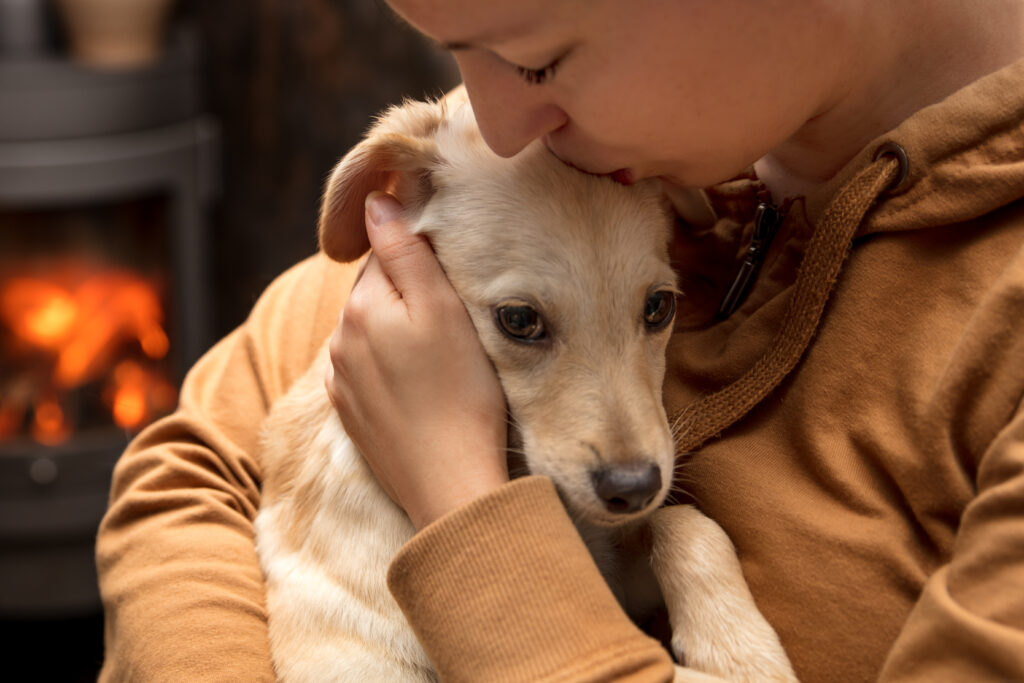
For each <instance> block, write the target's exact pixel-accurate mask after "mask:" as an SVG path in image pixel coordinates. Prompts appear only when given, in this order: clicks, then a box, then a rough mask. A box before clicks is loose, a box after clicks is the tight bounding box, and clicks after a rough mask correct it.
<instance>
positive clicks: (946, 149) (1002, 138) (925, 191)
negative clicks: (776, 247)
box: [805, 60, 1024, 235]
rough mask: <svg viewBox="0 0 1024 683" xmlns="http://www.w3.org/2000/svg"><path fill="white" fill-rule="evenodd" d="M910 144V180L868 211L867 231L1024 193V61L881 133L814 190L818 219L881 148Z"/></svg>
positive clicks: (980, 209) (939, 218)
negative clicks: (893, 144)
mask: <svg viewBox="0 0 1024 683" xmlns="http://www.w3.org/2000/svg"><path fill="white" fill-rule="evenodd" d="M886 143H896V144H898V145H899V146H900V147H902V148H903V149H904V150H906V153H907V158H908V160H909V169H908V175H907V177H906V179H905V180H904V181H903V182H902V183H901V184H900V185H899V186H898V187H897V188H895V189H894V190H893V191H891V192H889V193H888V194H887V195H886V196H884V197H882V198H881V199H880V200H879V201H878V203H876V204H875V206H874V207H873V208H872V209H871V210H870V211H869V212H868V214H867V215H866V216H865V218H864V221H863V223H862V225H861V227H860V230H859V231H858V234H859V235H866V234H871V233H876V232H893V231H902V230H918V229H921V228H931V227H939V226H944V225H951V224H955V223H962V222H965V221H970V220H972V219H974V218H978V217H979V216H984V215H986V214H988V213H991V212H992V211H995V210H997V209H999V208H1002V207H1004V206H1006V205H1008V204H1010V203H1012V202H1014V201H1016V200H1018V199H1021V198H1022V197H1024V60H1021V61H1018V62H1016V63H1015V64H1012V65H1010V66H1008V67H1005V68H1003V69H1001V70H999V71H996V72H994V73H992V74H989V75H988V76H985V77H983V78H981V79H979V80H977V81H975V82H973V83H971V84H970V85H968V86H966V87H965V88H963V89H961V90H959V91H957V92H956V93H954V94H952V95H950V96H949V97H947V98H946V99H945V100H943V101H941V102H939V103H937V104H934V105H931V106H929V107H925V108H924V109H921V110H920V111H918V112H917V113H915V114H914V115H912V116H911V117H910V118H908V119H907V120H906V121H904V122H903V123H902V124H900V125H899V126H898V127H897V128H895V129H893V130H892V131H890V132H888V133H886V134H885V135H882V136H880V137H878V138H876V139H875V140H874V141H873V142H872V143H871V144H869V145H867V146H866V147H865V148H864V149H863V150H862V151H861V152H860V153H859V154H858V155H857V156H856V157H855V158H854V159H853V160H851V161H850V163H848V164H847V165H846V166H845V167H844V168H843V169H842V170H841V171H840V172H839V173H838V174H837V175H836V176H835V177H834V178H833V179H832V180H831V181H829V182H828V183H825V184H824V185H822V186H821V187H819V188H817V189H816V190H815V191H814V192H813V193H811V194H809V195H808V196H807V198H806V201H805V206H806V212H807V217H808V219H809V220H810V222H811V223H812V224H817V222H818V220H819V219H820V217H821V215H822V214H823V212H824V210H825V207H826V206H827V204H828V202H829V201H830V200H831V198H832V197H834V196H835V195H836V194H837V193H838V192H839V191H840V189H841V188H842V187H844V186H845V185H847V184H848V183H849V181H850V180H851V179H852V178H853V177H854V176H856V175H857V173H858V172H860V171H861V170H862V169H863V168H865V167H867V166H869V165H870V164H871V163H872V160H873V158H874V156H875V154H876V153H877V150H878V149H879V148H881V147H882V146H883V145H885V144H886Z"/></svg>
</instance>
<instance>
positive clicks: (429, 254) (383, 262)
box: [366, 191, 443, 296]
mask: <svg viewBox="0 0 1024 683" xmlns="http://www.w3.org/2000/svg"><path fill="white" fill-rule="evenodd" d="M366 235H367V237H368V238H369V239H370V247H371V248H372V249H373V253H374V254H376V256H377V259H378V261H379V262H380V266H381V270H383V271H384V273H385V274H386V275H387V276H388V277H389V278H391V281H392V282H393V283H394V285H395V289H397V290H398V291H399V293H401V294H402V295H403V296H406V295H407V294H408V293H410V292H414V291H416V290H417V289H418V288H421V287H422V286H423V285H424V284H426V283H427V282H428V281H429V280H430V279H432V278H435V277H437V276H438V275H442V276H443V272H442V271H441V266H440V264H438V262H437V258H436V257H435V256H434V252H433V251H432V250H431V248H430V243H429V242H428V241H427V239H426V238H425V237H423V236H422V235H414V234H412V233H410V232H409V227H408V226H407V225H406V224H405V223H404V222H403V221H402V205H401V204H399V203H398V200H397V199H395V198H394V197H392V196H391V195H389V194H386V193H384V192H377V191H374V192H371V193H370V194H369V195H367V197H366Z"/></svg>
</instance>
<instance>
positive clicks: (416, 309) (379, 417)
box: [327, 192, 508, 529]
mask: <svg viewBox="0 0 1024 683" xmlns="http://www.w3.org/2000/svg"><path fill="white" fill-rule="evenodd" d="M400 209H401V207H400V205H399V204H398V202H397V201H396V200H395V199H394V198H393V197H391V196H390V195H386V194H383V193H380V192H374V193H371V195H370V196H369V197H367V200H366V231H367V234H368V236H369V238H370V245H371V246H372V248H373V252H372V253H371V255H370V257H369V259H368V260H367V263H366V266H365V269H364V271H363V273H362V275H361V277H360V279H359V281H358V282H357V283H356V285H355V287H354V288H353V290H352V294H351V296H350V297H349V300H348V303H347V304H346V306H345V310H344V311H343V313H342V316H341V319H340V321H339V324H338V327H337V328H336V329H335V331H334V335H333V336H332V337H331V341H330V355H331V368H330V370H329V371H328V374H327V392H328V394H329V395H330V397H331V401H332V403H333V404H334V407H335V408H336V409H337V411H338V414H339V415H340V416H341V421H342V423H343V424H344V425H345V430H346V431H347V432H348V434H349V436H350V437H351V438H352V441H353V442H354V443H355V445H356V447H358V448H359V450H360V452H361V453H362V454H363V456H364V457H365V458H366V461H367V463H369V465H370V468H371V469H372V470H373V472H374V474H376V475H377V479H378V480H379V481H380V483H381V485H382V486H383V487H384V490H385V491H387V493H388V495H389V496H391V498H392V500H394V501H395V502H396V503H397V504H398V505H399V506H401V507H402V508H404V509H405V511H406V512H407V513H408V515H409V517H410V519H411V520H412V522H413V524H414V525H415V526H416V527H417V528H418V529H421V528H423V527H424V526H426V525H427V524H429V523H430V522H432V521H433V520H435V519H437V518H438V517H440V516H441V515H443V514H445V513H446V512H449V511H450V510H453V509H455V508H456V507H459V506H461V505H463V504H465V503H468V502H469V501H470V500H472V499H474V498H477V497H479V496H481V495H484V494H486V493H488V492H490V491H492V490H494V489H495V488H497V487H499V486H501V485H502V484H503V483H505V482H507V481H508V471H507V466H506V462H505V439H506V431H505V430H506V427H505V425H506V423H505V399H504V395H503V394H502V391H501V386H500V385H499V383H498V379H497V376H496V375H495V372H494V368H493V366H492V365H491V363H490V360H489V359H488V358H487V356H486V354H485V353H484V350H483V347H482V346H481V344H480V340H479V338H478V337H477V334H476V329H475V328H474V327H473V323H472V322H471V320H470V318H469V314H468V313H467V312H466V309H465V307H464V306H463V305H462V301H461V300H460V299H459V298H458V296H457V295H456V293H455V290H454V289H452V286H451V284H450V283H449V282H448V279H447V277H445V274H444V271H442V270H441V266H440V264H439V263H438V262H437V259H436V257H435V256H434V253H433V252H432V251H431V249H430V245H429V244H428V242H427V240H426V239H425V238H424V237H422V236H418V235H410V234H409V233H408V231H407V229H406V227H405V226H404V225H403V224H402V223H401V222H400V220H399V211H400Z"/></svg>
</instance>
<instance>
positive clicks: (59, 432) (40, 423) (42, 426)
mask: <svg viewBox="0 0 1024 683" xmlns="http://www.w3.org/2000/svg"><path fill="white" fill-rule="evenodd" d="M70 435H71V429H70V428H69V427H68V424H67V423H66V422H65V421H64V411H63V410H62V409H61V407H60V403H58V402H57V399H56V398H54V397H52V396H49V397H46V398H43V399H42V400H40V401H39V402H38V403H36V405H35V420H34V421H33V423H32V436H33V437H35V440H36V441H38V442H39V443H43V444H46V445H47V446H54V445H56V444H59V443H61V442H63V441H66V440H67V438H68V437H69V436H70Z"/></svg>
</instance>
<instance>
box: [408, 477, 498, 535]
mask: <svg viewBox="0 0 1024 683" xmlns="http://www.w3.org/2000/svg"><path fill="white" fill-rule="evenodd" d="M508 481H509V477H508V473H507V472H505V471H481V472H479V473H474V475H473V476H467V477H461V478H460V479H459V480H458V481H448V482H444V483H443V485H439V486H435V487H427V489H426V490H422V491H419V492H417V493H418V494H419V495H415V496H412V497H411V499H410V500H407V501H405V502H406V508H405V510H406V513H407V514H408V515H409V519H410V520H412V523H413V526H415V527H416V529H417V530H420V529H423V528H424V527H426V526H428V525H429V524H431V523H433V522H435V521H437V520H438V519H441V518H442V517H444V516H445V515H447V514H448V513H450V512H454V511H455V510H457V509H459V508H461V507H464V506H466V505H468V504H470V503H471V502H473V501H474V500H477V499H478V498H482V497H484V496H486V495H489V494H491V493H493V492H494V491H496V490H498V489H499V488H501V487H502V486H504V485H505V484H507V483H508Z"/></svg>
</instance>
